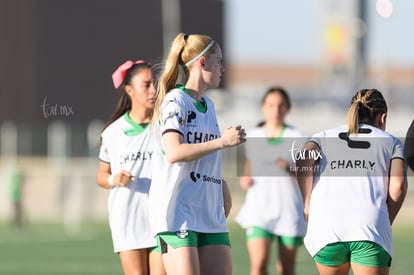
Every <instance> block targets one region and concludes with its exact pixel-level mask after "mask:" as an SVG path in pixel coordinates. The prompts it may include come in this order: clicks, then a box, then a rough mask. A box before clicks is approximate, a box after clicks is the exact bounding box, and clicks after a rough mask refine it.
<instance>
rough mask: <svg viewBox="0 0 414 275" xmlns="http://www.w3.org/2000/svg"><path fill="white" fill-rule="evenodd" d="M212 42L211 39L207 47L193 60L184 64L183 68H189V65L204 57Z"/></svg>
mask: <svg viewBox="0 0 414 275" xmlns="http://www.w3.org/2000/svg"><path fill="white" fill-rule="evenodd" d="M214 43H215V42H214V40H213V39H211V41H210V43H209V44H208V45H207V47H206V48H205V49H204V50H202V51H201V53H199V54H198V55H197V56H196V57H194V58H193V59H191V60H190V61H188V62H187V63H185V66H186V67H188V66H190V65H191V64H193V63H194V62H195V61H196V60H197V59H199V58H200V57H202V56H203V55H205V54H206V52H207V51H208V50H210V49H211V47H213V45H214Z"/></svg>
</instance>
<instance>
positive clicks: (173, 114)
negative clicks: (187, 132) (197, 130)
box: [164, 112, 184, 125]
mask: <svg viewBox="0 0 414 275" xmlns="http://www.w3.org/2000/svg"><path fill="white" fill-rule="evenodd" d="M174 117H176V118H177V121H178V123H179V124H180V125H184V119H183V117H182V116H181V115H180V113H179V112H170V113H169V114H168V116H167V117H166V118H165V119H164V124H166V122H167V121H168V120H169V119H172V118H174Z"/></svg>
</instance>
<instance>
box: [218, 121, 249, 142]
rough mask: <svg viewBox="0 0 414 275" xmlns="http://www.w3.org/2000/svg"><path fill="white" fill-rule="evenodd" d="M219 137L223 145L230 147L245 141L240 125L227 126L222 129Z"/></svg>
mask: <svg viewBox="0 0 414 275" xmlns="http://www.w3.org/2000/svg"><path fill="white" fill-rule="evenodd" d="M221 139H222V140H223V147H232V146H235V145H239V144H240V143H243V142H245V141H246V132H245V130H244V128H242V126H240V125H238V126H234V127H229V128H227V129H225V130H224V131H223V135H222V136H221Z"/></svg>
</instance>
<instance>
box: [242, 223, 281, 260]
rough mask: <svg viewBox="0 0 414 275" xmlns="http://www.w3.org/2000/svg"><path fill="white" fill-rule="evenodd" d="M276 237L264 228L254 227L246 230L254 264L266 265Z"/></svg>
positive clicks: (248, 246) (248, 247) (250, 255)
mask: <svg viewBox="0 0 414 275" xmlns="http://www.w3.org/2000/svg"><path fill="white" fill-rule="evenodd" d="M273 238H274V235H273V234H272V233H270V232H268V231H266V230H265V229H263V228H260V227H257V226H253V227H250V228H248V229H247V230H246V239H247V250H248V252H249V257H250V261H251V262H252V264H266V263H267V262H268V259H269V256H270V248H271V244H272V241H273Z"/></svg>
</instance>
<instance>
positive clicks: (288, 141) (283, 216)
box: [236, 87, 306, 275]
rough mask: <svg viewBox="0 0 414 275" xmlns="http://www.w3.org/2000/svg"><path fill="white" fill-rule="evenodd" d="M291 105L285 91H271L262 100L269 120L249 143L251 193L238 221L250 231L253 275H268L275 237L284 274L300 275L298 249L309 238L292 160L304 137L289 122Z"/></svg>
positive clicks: (244, 182)
mask: <svg viewBox="0 0 414 275" xmlns="http://www.w3.org/2000/svg"><path fill="white" fill-rule="evenodd" d="M290 107H291V101H290V98H289V95H288V93H287V92H286V90H285V89H284V88H282V87H271V88H269V89H268V90H267V92H266V93H265V95H264V96H263V99H262V112H263V115H264V117H265V121H264V123H261V124H260V125H259V126H258V127H256V128H254V129H251V130H249V131H248V135H247V136H248V141H247V142H246V143H245V147H246V162H245V170H244V176H243V177H241V178H240V184H241V186H242V188H243V189H244V190H247V193H246V199H245V202H244V204H243V206H242V207H241V209H240V212H239V213H238V215H237V217H236V221H237V222H238V223H239V224H240V225H241V226H242V227H243V228H245V229H246V237H247V249H248V252H249V258H250V274H251V275H262V274H267V266H268V262H269V257H270V249H271V244H272V241H273V239H274V238H277V241H278V259H277V262H276V268H277V270H278V274H285V275H288V274H292V275H293V274H295V260H296V252H297V248H298V246H300V245H301V244H302V242H303V236H304V235H305V230H306V224H305V221H304V220H303V202H302V197H301V193H300V189H299V185H298V183H297V181H296V177H295V176H294V175H295V170H294V160H293V159H292V157H291V148H292V145H294V146H299V145H300V144H301V143H302V142H303V137H304V135H303V133H302V132H301V131H299V130H298V129H297V128H295V127H293V126H291V125H287V124H286V120H285V118H286V115H287V114H288V112H289V110H290ZM296 138H298V139H296ZM295 141H296V142H295ZM295 144H296V145H295Z"/></svg>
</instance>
